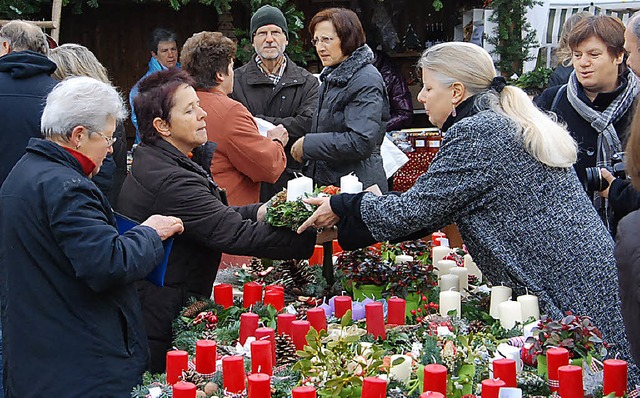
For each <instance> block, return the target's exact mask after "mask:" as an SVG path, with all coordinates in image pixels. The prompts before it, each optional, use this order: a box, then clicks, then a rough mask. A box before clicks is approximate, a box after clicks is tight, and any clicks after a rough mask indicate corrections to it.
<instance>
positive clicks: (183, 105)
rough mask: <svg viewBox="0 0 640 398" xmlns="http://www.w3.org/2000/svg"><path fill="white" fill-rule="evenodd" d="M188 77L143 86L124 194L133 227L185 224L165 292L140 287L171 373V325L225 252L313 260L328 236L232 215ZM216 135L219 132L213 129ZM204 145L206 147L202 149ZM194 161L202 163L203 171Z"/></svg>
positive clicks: (155, 367) (159, 359) (206, 292)
mask: <svg viewBox="0 0 640 398" xmlns="http://www.w3.org/2000/svg"><path fill="white" fill-rule="evenodd" d="M194 84H195V82H194V81H193V79H192V78H191V77H190V76H189V74H188V73H187V72H185V71H182V70H179V69H176V68H171V69H168V70H164V71H160V72H157V73H154V74H152V75H150V76H148V77H146V78H145V79H143V80H142V81H141V82H140V85H139V89H140V90H139V93H138V95H137V96H136V97H135V100H134V101H135V105H136V110H137V112H138V127H139V128H140V132H141V133H142V144H140V145H139V146H138V148H137V149H136V151H135V155H134V161H133V165H132V167H131V172H130V173H129V175H128V176H127V178H126V179H125V182H124V185H123V187H122V191H121V194H120V206H121V207H120V208H121V211H122V213H124V214H125V215H127V216H128V217H131V218H133V219H134V220H143V219H144V218H146V217H147V214H151V213H155V212H158V211H160V209H162V211H163V212H165V213H166V214H170V215H175V216H177V217H178V215H179V217H180V218H181V219H182V220H183V222H184V233H183V234H182V235H181V236H180V237H178V238H176V239H175V241H174V243H173V249H172V251H171V255H170V258H169V265H168V267H167V274H166V276H165V281H164V282H165V286H164V287H158V286H155V285H153V284H151V283H149V282H141V283H140V284H139V285H138V293H139V295H140V301H141V304H142V310H143V313H144V320H145V326H146V328H147V333H148V336H149V345H150V349H151V371H152V372H154V373H159V372H163V371H164V367H165V354H166V351H167V350H169V349H170V348H171V340H172V330H171V322H172V321H173V320H174V319H175V318H176V316H178V313H179V311H180V309H181V308H182V307H183V306H184V305H185V304H186V303H187V300H188V299H189V298H190V297H196V298H207V297H210V296H211V289H212V287H213V282H214V280H215V278H216V273H217V271H218V265H219V263H220V257H221V255H222V252H225V253H229V254H240V255H250V256H257V257H266V258H272V259H290V258H298V259H302V258H309V257H310V256H311V254H312V253H313V249H314V244H315V243H316V239H318V240H320V239H321V238H325V239H331V236H329V234H326V233H325V234H326V237H325V235H316V233H315V232H311V233H308V234H305V235H296V234H295V233H294V232H292V231H289V230H287V229H282V228H274V227H272V226H270V225H268V224H266V223H263V222H262V220H264V216H265V213H266V206H265V205H260V204H253V205H247V206H242V207H229V206H227V204H226V198H225V196H224V195H223V193H222V192H221V191H220V190H219V189H218V186H217V185H216V183H215V182H214V181H213V180H212V179H211V177H210V175H209V172H208V170H209V165H210V164H211V155H212V152H213V149H212V147H213V146H214V145H215V144H213V143H211V142H207V126H206V122H205V118H206V116H207V113H206V112H205V111H204V110H203V109H202V108H201V107H200V101H199V99H198V96H197V95H196V92H195V90H194V88H193V85H194ZM212 128H215V126H212ZM203 144H204V145H203ZM196 148H197V149H198V152H205V155H204V156H199V155H200V154H197V153H195V154H194V156H193V159H203V161H202V163H201V164H198V163H196V162H195V161H194V160H192V159H191V158H190V155H191V154H192V153H193V152H196V151H195V150H196Z"/></svg>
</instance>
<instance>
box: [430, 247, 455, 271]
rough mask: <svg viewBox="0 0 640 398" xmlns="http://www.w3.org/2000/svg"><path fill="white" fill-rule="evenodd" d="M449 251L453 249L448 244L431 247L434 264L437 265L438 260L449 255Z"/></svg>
mask: <svg viewBox="0 0 640 398" xmlns="http://www.w3.org/2000/svg"><path fill="white" fill-rule="evenodd" d="M449 251H451V249H450V248H449V247H448V246H435V247H434V248H433V249H431V260H432V264H433V265H434V266H436V265H437V264H438V261H440V260H442V259H443V258H445V257H447V256H448V255H449Z"/></svg>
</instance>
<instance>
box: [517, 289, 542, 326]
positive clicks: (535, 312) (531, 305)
mask: <svg viewBox="0 0 640 398" xmlns="http://www.w3.org/2000/svg"><path fill="white" fill-rule="evenodd" d="M516 300H517V301H518V302H519V303H520V304H522V320H523V321H526V320H528V319H529V318H531V317H533V319H536V320H538V319H540V307H539V305H538V297H537V296H534V295H533V294H523V295H522V296H518V298H517V299H516Z"/></svg>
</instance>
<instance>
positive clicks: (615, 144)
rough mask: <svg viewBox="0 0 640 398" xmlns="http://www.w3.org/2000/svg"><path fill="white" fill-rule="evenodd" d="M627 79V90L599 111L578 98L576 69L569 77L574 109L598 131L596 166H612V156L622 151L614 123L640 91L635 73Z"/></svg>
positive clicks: (628, 75)
mask: <svg viewBox="0 0 640 398" xmlns="http://www.w3.org/2000/svg"><path fill="white" fill-rule="evenodd" d="M627 79H628V83H627V87H626V88H625V90H624V91H623V92H621V93H620V94H619V95H618V96H617V97H616V99H614V100H613V101H612V102H611V104H609V106H608V107H607V109H605V110H604V112H598V111H596V110H595V109H593V108H591V107H590V106H589V105H587V104H585V103H584V102H583V101H582V100H581V99H580V98H578V78H577V77H576V71H575V70H574V71H573V72H571V76H570V77H569V83H568V84H567V99H568V100H569V102H570V103H571V106H573V109H575V110H576V112H578V114H580V116H581V117H582V118H583V119H584V120H586V121H587V122H589V123H590V124H591V127H593V128H594V129H595V130H596V131H597V132H598V154H597V157H596V166H598V167H604V166H611V156H612V155H613V154H614V153H616V152H621V151H622V143H621V142H620V138H619V137H618V133H617V132H616V129H615V127H614V126H613V124H614V123H616V122H617V121H618V120H620V118H621V117H622V116H623V115H624V114H625V113H626V112H627V111H628V110H629V107H631V105H632V104H633V100H634V99H635V98H636V95H638V92H639V91H640V87H639V86H638V78H637V77H636V75H635V74H633V73H629V74H627Z"/></svg>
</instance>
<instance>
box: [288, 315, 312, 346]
mask: <svg viewBox="0 0 640 398" xmlns="http://www.w3.org/2000/svg"><path fill="white" fill-rule="evenodd" d="M310 328H311V323H309V321H293V322H291V333H293V336H292V337H293V344H295V346H296V350H304V346H306V345H307V333H309V329H310Z"/></svg>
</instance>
